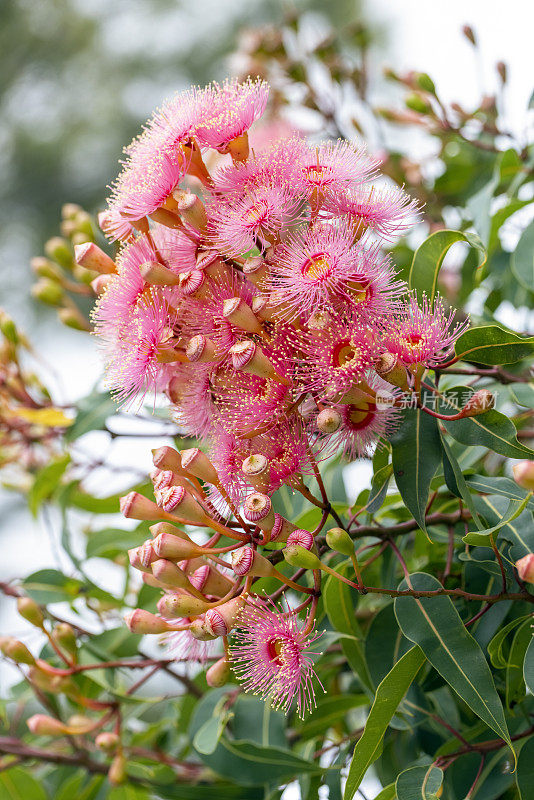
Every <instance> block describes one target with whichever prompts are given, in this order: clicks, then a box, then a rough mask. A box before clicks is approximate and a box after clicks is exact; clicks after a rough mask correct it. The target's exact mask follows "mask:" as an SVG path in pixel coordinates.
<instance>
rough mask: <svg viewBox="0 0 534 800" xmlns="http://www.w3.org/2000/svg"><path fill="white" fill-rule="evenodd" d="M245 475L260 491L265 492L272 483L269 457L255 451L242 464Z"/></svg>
mask: <svg viewBox="0 0 534 800" xmlns="http://www.w3.org/2000/svg"><path fill="white" fill-rule="evenodd" d="M241 470H242V472H243V475H244V476H245V478H246V479H247V481H248V483H250V484H251V486H253V487H254V488H255V489H257V490H258V492H265V491H266V490H267V489H268V488H269V486H270V483H271V469H270V465H269V459H268V458H266V457H265V456H264V455H263V454H262V453H253V454H252V455H250V456H249V457H248V458H245V460H244V461H243V464H242V466H241Z"/></svg>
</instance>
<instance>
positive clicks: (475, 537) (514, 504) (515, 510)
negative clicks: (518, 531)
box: [462, 495, 530, 547]
mask: <svg viewBox="0 0 534 800" xmlns="http://www.w3.org/2000/svg"><path fill="white" fill-rule="evenodd" d="M529 499H530V497H529V496H528V495H527V497H525V498H524V500H510V501H509V503H508V508H507V510H506V513H505V514H504V515H503V516H502V517H501V519H500V520H499V522H497V524H496V525H493V527H491V528H486V529H485V530H481V531H476V532H473V533H467V534H466V535H465V536H464V537H463V539H462V541H464V542H465V543H466V544H474V545H478V546H479V547H489V546H491V542H492V539H494V538H495V537H494V536H493V534H494V533H498V532H499V531H500V530H501V529H502V528H504V527H505V526H506V525H509V524H510V523H511V522H513V521H514V519H517V517H518V516H519V515H520V514H521V512H522V511H523V509H524V508H525V506H526V505H527V503H528V501H529Z"/></svg>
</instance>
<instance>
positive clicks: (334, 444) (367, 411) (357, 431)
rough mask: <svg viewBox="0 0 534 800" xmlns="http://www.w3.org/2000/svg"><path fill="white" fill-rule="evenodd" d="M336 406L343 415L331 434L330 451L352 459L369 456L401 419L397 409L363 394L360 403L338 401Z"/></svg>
mask: <svg viewBox="0 0 534 800" xmlns="http://www.w3.org/2000/svg"><path fill="white" fill-rule="evenodd" d="M385 385H386V384H385V383H384V386H385ZM389 388H391V387H389V386H388V389H389ZM392 399H393V400H394V396H393V395H392ZM335 408H336V410H337V411H338V412H339V413H340V414H341V420H342V423H341V427H340V428H339V430H338V431H336V433H334V434H333V435H332V437H331V441H330V442H329V445H328V452H329V453H333V452H336V453H337V452H341V453H342V454H343V455H345V456H346V457H347V458H348V459H349V460H350V461H353V460H354V459H355V458H358V457H361V456H370V455H371V454H372V452H373V450H374V447H375V445H376V444H377V443H378V442H379V441H380V440H381V439H385V438H387V437H388V436H389V435H391V433H393V431H394V430H395V426H396V423H397V422H398V421H399V413H400V412H399V410H398V409H397V408H394V407H389V408H388V407H386V406H384V405H382V404H381V403H380V402H379V403H378V404H377V402H376V398H373V397H365V396H362V399H361V400H360V401H359V402H357V403H350V404H349V403H339V404H338V405H336V406H335Z"/></svg>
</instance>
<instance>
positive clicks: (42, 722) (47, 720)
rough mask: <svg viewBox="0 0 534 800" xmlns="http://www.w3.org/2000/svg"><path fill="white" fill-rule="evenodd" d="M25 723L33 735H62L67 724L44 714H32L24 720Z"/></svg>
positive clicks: (65, 730)
mask: <svg viewBox="0 0 534 800" xmlns="http://www.w3.org/2000/svg"><path fill="white" fill-rule="evenodd" d="M26 725H27V726H28V728H29V729H30V731H31V732H32V733H33V734H35V736H64V735H65V734H66V733H67V726H66V725H64V724H63V722H61V720H59V719H55V718H54V717H48V716H47V715H46V714H34V715H33V716H32V717H29V718H28V719H27V720H26Z"/></svg>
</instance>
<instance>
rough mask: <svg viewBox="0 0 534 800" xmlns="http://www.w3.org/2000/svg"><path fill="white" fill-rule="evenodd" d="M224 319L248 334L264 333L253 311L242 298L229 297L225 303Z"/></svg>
mask: <svg viewBox="0 0 534 800" xmlns="http://www.w3.org/2000/svg"><path fill="white" fill-rule="evenodd" d="M222 313H223V317H225V318H226V319H227V320H228V322H230V323H231V324H232V325H235V326H236V327H238V328H241V330H243V331H247V332H248V333H262V331H263V328H262V326H261V324H260V323H259V321H258V318H257V317H256V316H255V314H254V312H253V310H252V309H251V307H250V306H249V305H247V303H245V301H244V300H243V299H242V298H241V297H229V298H227V299H226V300H225V301H224V303H223V311H222Z"/></svg>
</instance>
